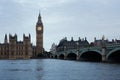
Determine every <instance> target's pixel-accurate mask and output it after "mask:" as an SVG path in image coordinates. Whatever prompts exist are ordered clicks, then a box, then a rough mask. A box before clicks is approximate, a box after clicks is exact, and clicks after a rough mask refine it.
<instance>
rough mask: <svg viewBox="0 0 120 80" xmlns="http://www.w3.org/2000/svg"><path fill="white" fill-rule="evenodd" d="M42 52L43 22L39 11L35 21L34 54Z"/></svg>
mask: <svg viewBox="0 0 120 80" xmlns="http://www.w3.org/2000/svg"><path fill="white" fill-rule="evenodd" d="M42 53H43V23H42V19H41V14H40V13H39V16H38V21H37V23H36V55H38V54H42Z"/></svg>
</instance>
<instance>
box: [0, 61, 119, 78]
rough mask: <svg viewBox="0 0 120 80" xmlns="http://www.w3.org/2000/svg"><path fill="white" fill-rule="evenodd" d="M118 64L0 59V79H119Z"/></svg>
mask: <svg viewBox="0 0 120 80" xmlns="http://www.w3.org/2000/svg"><path fill="white" fill-rule="evenodd" d="M119 75H120V64H108V63H95V62H79V61H67V60H54V59H53V60H50V59H40V60H39V59H38V60H35V59H34V60H1V61H0V80H26V79H27V80H119V79H120V77H119Z"/></svg>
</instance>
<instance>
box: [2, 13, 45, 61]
mask: <svg viewBox="0 0 120 80" xmlns="http://www.w3.org/2000/svg"><path fill="white" fill-rule="evenodd" d="M41 53H43V23H42V20H41V15H40V14H39V16H38V21H37V24H36V46H33V45H32V43H31V35H30V34H29V36H25V34H24V35H23V41H18V40H17V35H16V34H15V35H14V36H12V35H11V34H9V41H8V37H7V34H5V38H4V43H0V59H30V58H32V57H37V56H38V54H41Z"/></svg>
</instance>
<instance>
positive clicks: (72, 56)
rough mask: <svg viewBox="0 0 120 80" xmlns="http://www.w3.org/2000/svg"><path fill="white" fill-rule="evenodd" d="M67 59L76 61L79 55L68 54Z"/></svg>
mask: <svg viewBox="0 0 120 80" xmlns="http://www.w3.org/2000/svg"><path fill="white" fill-rule="evenodd" d="M66 58H67V59H68V60H76V58H77V55H76V54H75V53H73V52H70V53H68V54H67V56H66Z"/></svg>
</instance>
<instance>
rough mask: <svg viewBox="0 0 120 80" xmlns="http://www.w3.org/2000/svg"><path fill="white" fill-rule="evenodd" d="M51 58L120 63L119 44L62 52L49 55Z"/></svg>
mask: <svg viewBox="0 0 120 80" xmlns="http://www.w3.org/2000/svg"><path fill="white" fill-rule="evenodd" d="M51 58H56V59H65V60H80V61H100V62H110V61H111V62H120V44H111V45H110V44H109V45H105V46H102V47H100V46H99V47H98V46H91V47H83V48H77V49H70V50H64V51H61V52H56V53H55V54H51Z"/></svg>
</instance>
